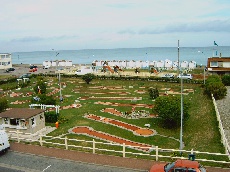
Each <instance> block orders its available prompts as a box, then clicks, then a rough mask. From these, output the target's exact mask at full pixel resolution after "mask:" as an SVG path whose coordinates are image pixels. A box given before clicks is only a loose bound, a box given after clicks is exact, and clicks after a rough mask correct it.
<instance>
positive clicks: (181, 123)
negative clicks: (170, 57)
mask: <svg viewBox="0 0 230 172" xmlns="http://www.w3.org/2000/svg"><path fill="white" fill-rule="evenodd" d="M179 63H180V46H179V40H178V65H177V74H178V75H179ZM180 80H181V102H180V103H181V108H180V109H181V116H180V151H181V152H180V153H181V154H182V149H183V139H182V137H183V78H182V75H181V77H180Z"/></svg>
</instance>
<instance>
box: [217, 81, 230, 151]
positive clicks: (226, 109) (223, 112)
mask: <svg viewBox="0 0 230 172" xmlns="http://www.w3.org/2000/svg"><path fill="white" fill-rule="evenodd" d="M216 104H217V107H218V110H219V114H220V119H221V121H222V125H223V128H224V132H225V134H226V137H227V140H228V145H229V146H230V86H228V87H227V96H226V97H225V98H224V99H221V100H216Z"/></svg>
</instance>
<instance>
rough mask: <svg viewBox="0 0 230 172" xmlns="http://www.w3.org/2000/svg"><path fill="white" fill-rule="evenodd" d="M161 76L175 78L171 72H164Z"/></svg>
mask: <svg viewBox="0 0 230 172" xmlns="http://www.w3.org/2000/svg"><path fill="white" fill-rule="evenodd" d="M161 78H172V79H173V78H175V75H173V74H171V73H166V74H164V75H163V76H161Z"/></svg>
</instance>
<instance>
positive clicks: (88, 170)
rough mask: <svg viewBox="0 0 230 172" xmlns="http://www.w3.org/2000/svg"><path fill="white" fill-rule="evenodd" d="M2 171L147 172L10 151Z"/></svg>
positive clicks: (5, 155) (2, 163)
mask: <svg viewBox="0 0 230 172" xmlns="http://www.w3.org/2000/svg"><path fill="white" fill-rule="evenodd" d="M0 159H1V161H0V171H9V172H22V171H26V172H27V171H28V172H40V171H44V172H63V171H65V172H75V171H76V172H99V171H100V172H108V171H109V172H134V171H136V172H137V171H138V172H146V171H144V170H133V169H127V168H120V167H113V166H103V165H96V164H89V163H82V162H76V161H70V160H63V159H57V158H50V157H45V156H37V155H33V154H25V153H19V152H13V151H8V152H7V153H6V154H3V155H1V156H0Z"/></svg>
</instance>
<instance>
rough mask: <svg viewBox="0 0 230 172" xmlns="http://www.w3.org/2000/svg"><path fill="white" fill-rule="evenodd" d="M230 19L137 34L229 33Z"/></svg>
mask: <svg viewBox="0 0 230 172" xmlns="http://www.w3.org/2000/svg"><path fill="white" fill-rule="evenodd" d="M229 28H230V19H228V20H213V21H206V22H197V23H194V22H193V23H180V24H170V25H166V26H165V27H149V28H142V29H141V30H139V32H138V33H139V34H162V33H179V32H184V33H185V32H188V33H191V32H230V29H229ZM119 33H135V32H134V31H129V32H125V31H121V32H119Z"/></svg>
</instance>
